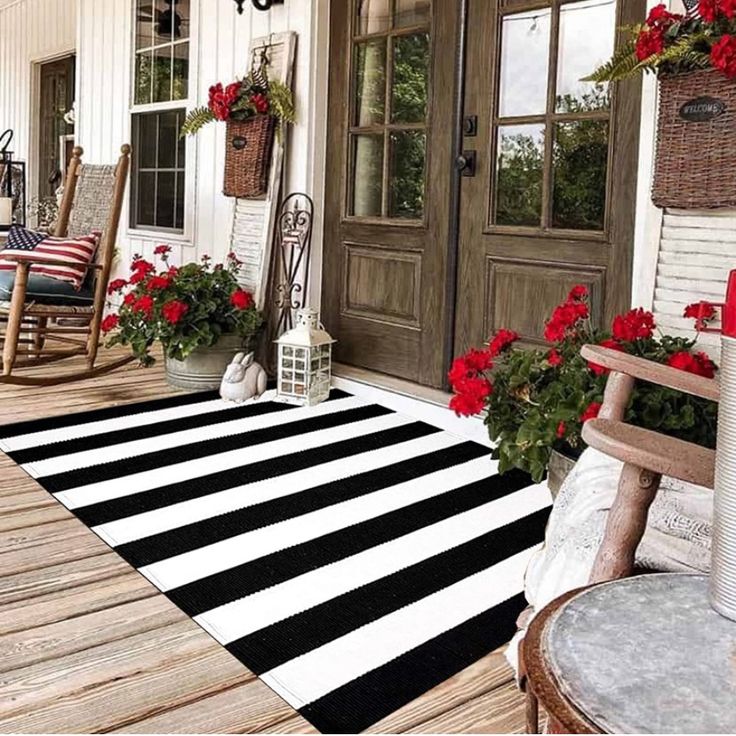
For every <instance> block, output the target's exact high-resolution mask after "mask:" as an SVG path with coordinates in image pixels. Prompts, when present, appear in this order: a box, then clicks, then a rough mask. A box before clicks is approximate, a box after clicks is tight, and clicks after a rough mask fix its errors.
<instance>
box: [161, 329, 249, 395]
mask: <svg viewBox="0 0 736 736" xmlns="http://www.w3.org/2000/svg"><path fill="white" fill-rule="evenodd" d="M250 344H251V338H250V337H241V336H240V335H223V336H222V337H221V338H220V339H219V340H218V341H217V343H216V344H215V345H213V346H212V347H211V348H197V350H195V351H194V352H193V353H192V354H191V355H190V356H189V357H187V358H186V359H185V360H175V359H174V358H168V357H167V358H166V380H167V381H168V384H169V386H171V388H176V389H184V390H187V391H210V390H213V389H218V388H220V382H221V381H222V376H223V374H224V373H225V368H226V367H227V365H228V364H229V363H230V362H231V361H232V359H233V357H234V356H235V354H236V353H238V352H243V351H244V350H249V349H250Z"/></svg>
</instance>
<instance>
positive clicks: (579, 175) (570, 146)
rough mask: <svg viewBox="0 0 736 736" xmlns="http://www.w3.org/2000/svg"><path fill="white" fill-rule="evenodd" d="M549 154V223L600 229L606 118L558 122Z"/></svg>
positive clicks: (602, 204) (603, 194) (561, 226)
mask: <svg viewBox="0 0 736 736" xmlns="http://www.w3.org/2000/svg"><path fill="white" fill-rule="evenodd" d="M552 158H553V167H554V170H553V193H552V226H553V227H560V228H571V229H575V230H602V229H603V223H604V215H605V211H606V174H607V169H608V122H606V121H605V120H578V121H576V122H574V123H559V124H558V125H557V126H556V129H555V142H554V148H553V155H552Z"/></svg>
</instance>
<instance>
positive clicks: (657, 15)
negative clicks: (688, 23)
mask: <svg viewBox="0 0 736 736" xmlns="http://www.w3.org/2000/svg"><path fill="white" fill-rule="evenodd" d="M681 20H682V16H681V15H680V14H679V13H670V12H669V10H667V6H666V5H665V4H664V3H660V4H659V5H655V6H654V7H653V8H652V9H651V10H650V11H649V15H648V16H647V19H646V24H647V25H648V26H649V27H650V28H655V27H662V28H665V29H666V28H669V27H670V26H671V25H672V24H673V23H676V22H678V21H681Z"/></svg>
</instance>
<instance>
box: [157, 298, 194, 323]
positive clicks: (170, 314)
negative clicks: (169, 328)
mask: <svg viewBox="0 0 736 736" xmlns="http://www.w3.org/2000/svg"><path fill="white" fill-rule="evenodd" d="M188 311H189V307H188V306H187V305H186V304H184V302H180V301H179V300H178V299H174V300H172V301H170V302H166V304H164V305H163V307H161V314H162V315H163V317H164V319H165V320H166V321H167V322H170V323H171V324H172V325H175V324H176V323H177V322H178V321H179V320H180V319H181V318H182V317H183V316H184V315H185V314H186V313H187V312H188Z"/></svg>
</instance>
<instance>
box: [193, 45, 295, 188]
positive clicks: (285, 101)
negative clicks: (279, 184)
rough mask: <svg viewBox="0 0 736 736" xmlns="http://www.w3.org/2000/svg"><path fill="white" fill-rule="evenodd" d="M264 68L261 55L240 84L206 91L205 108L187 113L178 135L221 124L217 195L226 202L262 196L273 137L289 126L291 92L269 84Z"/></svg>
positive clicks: (270, 82) (291, 117) (292, 114)
mask: <svg viewBox="0 0 736 736" xmlns="http://www.w3.org/2000/svg"><path fill="white" fill-rule="evenodd" d="M267 65H268V59H267V57H266V56H265V53H262V54H261V55H260V62H259V65H258V66H257V68H256V67H255V66H254V68H253V69H251V71H250V73H249V74H248V76H246V77H245V78H244V79H242V80H236V81H235V82H233V83H232V84H228V85H227V86H225V87H223V86H222V84H221V83H219V82H218V83H217V84H215V85H213V86H212V87H210V94H209V102H208V105H207V107H198V108H195V109H194V110H192V111H191V112H190V113H189V115H187V119H186V120H185V121H184V125H183V126H182V129H181V135H193V134H195V133H196V132H197V131H199V130H200V128H202V127H203V126H204V125H206V124H207V123H210V122H213V121H218V120H219V121H223V122H226V123H227V135H226V146H225V175H224V182H223V192H224V194H225V195H226V196H228V197H242V198H257V197H262V196H263V195H264V194H266V191H267V190H268V177H269V168H270V165H271V152H272V150H273V143H274V135H276V134H280V133H281V131H282V129H283V126H284V125H285V124H286V123H293V122H294V121H295V114H294V99H293V96H292V93H291V90H290V89H289V88H288V87H287V86H286V85H284V84H282V83H281V82H278V81H275V80H274V81H272V80H269V78H268V74H267V73H266V67H267Z"/></svg>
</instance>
